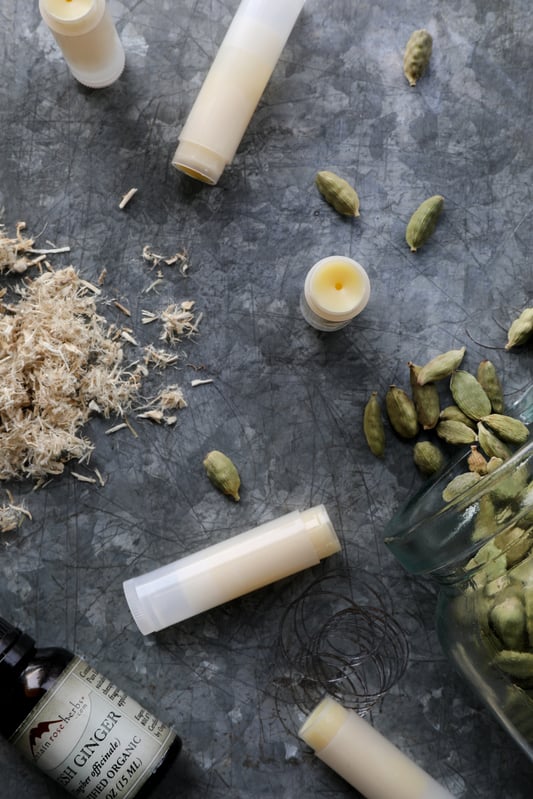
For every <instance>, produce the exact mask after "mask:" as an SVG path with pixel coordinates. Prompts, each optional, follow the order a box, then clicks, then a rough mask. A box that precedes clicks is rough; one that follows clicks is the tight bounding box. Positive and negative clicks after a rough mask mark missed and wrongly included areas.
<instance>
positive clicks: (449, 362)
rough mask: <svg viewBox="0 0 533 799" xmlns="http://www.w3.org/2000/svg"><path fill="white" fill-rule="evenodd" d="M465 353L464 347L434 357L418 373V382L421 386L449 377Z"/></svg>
mask: <svg viewBox="0 0 533 799" xmlns="http://www.w3.org/2000/svg"><path fill="white" fill-rule="evenodd" d="M465 352H466V347H461V349H460V350H448V352H442V353H441V354H440V355H436V356H435V357H434V358H432V359H431V360H430V361H428V362H427V363H426V364H425V365H424V366H423V367H422V368H421V369H420V372H419V373H418V382H419V384H420V385H421V386H423V385H425V384H426V383H433V382H435V381H436V380H442V379H443V378H445V377H449V376H450V375H451V374H452V372H454V371H455V370H456V369H457V368H458V367H459V366H460V364H461V361H462V360H463V358H464V355H465Z"/></svg>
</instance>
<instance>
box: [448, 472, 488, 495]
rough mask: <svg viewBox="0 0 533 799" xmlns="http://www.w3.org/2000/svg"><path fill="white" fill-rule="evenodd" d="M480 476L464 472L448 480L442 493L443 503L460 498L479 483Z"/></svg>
mask: <svg viewBox="0 0 533 799" xmlns="http://www.w3.org/2000/svg"><path fill="white" fill-rule="evenodd" d="M480 480H481V475H479V474H477V473H476V472H464V473H463V474H458V475H457V476H456V477H454V478H453V480H450V482H449V483H448V485H447V486H446V487H445V489H444V491H443V492H442V498H443V500H444V501H445V502H451V501H452V500H453V499H455V498H456V497H458V496H460V495H461V494H462V493H463V492H464V491H467V490H468V489H469V488H472V486H474V485H476V484H477V483H479V481H480Z"/></svg>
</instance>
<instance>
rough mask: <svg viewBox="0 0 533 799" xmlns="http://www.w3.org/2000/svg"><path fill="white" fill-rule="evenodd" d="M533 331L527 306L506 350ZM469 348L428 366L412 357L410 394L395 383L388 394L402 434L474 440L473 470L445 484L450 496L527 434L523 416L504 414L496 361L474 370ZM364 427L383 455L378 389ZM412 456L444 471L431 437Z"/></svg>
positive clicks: (532, 311)
mask: <svg viewBox="0 0 533 799" xmlns="http://www.w3.org/2000/svg"><path fill="white" fill-rule="evenodd" d="M532 335H533V308H526V309H525V310H524V311H523V312H522V313H521V314H520V316H518V317H517V318H516V319H515V320H514V321H513V322H512V324H511V325H510V327H509V329H508V333H507V343H506V345H505V349H507V350H509V349H511V348H513V347H517V346H520V345H522V344H524V343H525V342H526V341H528V340H529V339H530V337H531V336H532ZM465 352H466V348H465V347H461V348H460V349H456V350H455V349H454V350H449V351H448V352H444V353H441V354H440V355H437V356H435V357H434V358H432V359H431V360H430V361H429V362H428V363H426V364H425V365H424V366H418V365H417V364H415V363H413V362H409V363H408V366H409V373H410V387H411V391H410V393H408V392H407V391H405V390H404V389H403V388H400V387H399V386H396V385H391V386H390V387H389V389H388V390H387V392H386V395H385V408H386V412H387V416H388V419H389V422H390V424H391V427H392V428H393V430H394V431H395V432H396V433H397V434H398V435H399V436H400V437H401V438H404V439H414V438H415V437H416V436H418V434H419V433H420V431H421V430H423V431H426V432H428V431H435V433H436V436H437V439H440V440H441V441H442V442H445V443H446V444H456V445H460V446H464V445H465V444H470V445H471V448H472V452H471V456H470V459H469V465H470V474H469V475H465V476H463V477H462V479H461V480H459V479H457V482H456V483H455V484H454V485H451V486H448V487H447V495H446V496H445V497H444V498H445V499H446V501H449V500H450V499H451V498H452V497H453V496H456V495H457V493H460V492H461V491H462V490H463V489H464V488H468V487H469V485H470V484H472V482H473V481H475V480H476V476H477V477H479V476H480V475H481V474H484V473H486V470H488V471H492V470H493V469H494V468H496V466H498V464H499V463H501V462H502V461H505V460H507V458H509V456H510V455H511V454H512V451H513V446H520V445H522V444H524V443H525V442H526V440H527V438H528V436H529V430H528V428H527V427H526V426H525V425H524V424H523V423H522V422H521V421H520V420H518V419H515V418H514V417H512V416H507V415H505V414H504V413H503V410H504V400H503V390H502V385H501V382H500V379H499V377H498V374H497V372H496V368H495V366H494V364H493V363H492V361H490V360H488V359H484V360H483V361H481V363H480V364H479V366H478V369H477V373H476V375H473V374H471V373H470V372H467V371H465V370H461V369H459V367H460V365H461V363H462V361H463V358H464V355H465ZM448 377H449V378H450V383H449V388H450V393H451V396H452V398H453V404H451V405H447V406H446V407H444V408H442V409H441V400H440V394H439V390H438V387H437V383H438V382H439V381H441V380H443V379H445V378H448ZM363 431H364V435H365V438H366V441H367V444H368V446H369V448H370V451H371V452H372V453H373V454H374V455H376V456H377V457H383V455H384V454H385V447H386V435H385V425H384V422H383V416H382V411H381V404H380V401H379V398H378V393H377V391H374V392H372V394H371V396H370V398H369V400H368V402H367V403H366V405H365V409H364V413H363ZM480 450H481V451H480ZM483 453H484V455H485V456H486V457H487V458H488V459H489V460H487V459H486V458H485V456H484V455H483ZM413 458H414V462H415V464H416V466H417V467H418V469H419V470H420V471H421V473H422V474H423V475H426V476H430V475H433V474H435V473H436V472H438V471H440V469H441V468H442V467H443V466H444V462H445V457H444V454H443V452H442V449H441V448H440V447H439V444H438V443H436V442H434V441H430V440H424V441H418V442H417V443H416V444H415V445H414V448H413Z"/></svg>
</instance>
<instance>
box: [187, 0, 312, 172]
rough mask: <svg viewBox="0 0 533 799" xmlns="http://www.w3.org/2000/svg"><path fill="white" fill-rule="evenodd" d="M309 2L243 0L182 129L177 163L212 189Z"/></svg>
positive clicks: (246, 125) (234, 151)
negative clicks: (208, 184)
mask: <svg viewBox="0 0 533 799" xmlns="http://www.w3.org/2000/svg"><path fill="white" fill-rule="evenodd" d="M304 3H305V0H242V2H241V4H240V6H239V8H238V9H237V13H236V14H235V16H234V18H233V21H232V23H231V25H230V27H229V28H228V31H227V33H226V35H225V37H224V39H223V41H222V44H221V45H220V48H219V50H218V52H217V54H216V56H215V60H214V61H213V64H212V66H211V69H210V70H209V72H208V74H207V77H206V79H205V81H204V84H203V86H202V88H201V89H200V93H199V94H198V96H197V98H196V102H195V103H194V105H193V107H192V110H191V112H190V114H189V116H188V118H187V121H186V122H185V126H184V128H183V130H182V131H181V135H180V142H179V145H178V149H177V150H176V153H175V155H174V158H173V159H172V163H173V165H174V166H175V167H176V168H177V169H181V170H182V171H183V172H186V173H187V174H188V175H191V176H192V177H194V178H197V179H198V180H202V181H204V183H210V184H211V185H214V184H215V183H217V181H218V179H219V178H220V176H221V174H222V172H223V171H224V168H225V167H226V166H227V165H228V164H229V163H231V161H232V160H233V157H234V155H235V153H236V151H237V148H238V146H239V144H240V141H241V139H242V137H243V135H244V132H245V130H246V128H247V127H248V124H249V122H250V119H251V118H252V115H253V113H254V111H255V108H256V106H257V104H258V102H259V100H260V98H261V95H262V94H263V91H264V89H265V86H266V85H267V83H268V81H269V79H270V76H271V75H272V72H273V71H274V67H275V66H276V64H277V62H278V59H279V57H280V55H281V52H282V50H283V48H284V47H285V44H286V42H287V39H288V38H289V35H290V33H291V31H292V29H293V27H294V24H295V22H296V20H297V18H298V15H299V13H300V11H301V10H302V8H303V6H304Z"/></svg>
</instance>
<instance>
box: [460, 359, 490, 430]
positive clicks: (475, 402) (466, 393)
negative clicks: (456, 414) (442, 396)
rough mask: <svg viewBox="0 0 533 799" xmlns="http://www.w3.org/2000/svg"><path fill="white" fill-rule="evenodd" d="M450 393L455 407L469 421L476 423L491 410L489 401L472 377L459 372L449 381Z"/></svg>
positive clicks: (467, 373) (468, 373)
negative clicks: (464, 414)
mask: <svg viewBox="0 0 533 799" xmlns="http://www.w3.org/2000/svg"><path fill="white" fill-rule="evenodd" d="M450 391H451V393H452V397H453V398H454V400H455V403H456V405H458V407H459V408H460V409H461V410H462V411H463V413H466V415H467V416H469V417H470V418H471V419H475V420H476V421H478V420H479V419H482V418H483V416H488V415H489V414H490V412H491V410H492V406H491V404H490V399H489V398H488V397H487V395H486V394H485V391H484V389H483V387H482V386H481V384H480V383H478V381H477V379H476V378H475V377H474V375H472V374H470V372H465V371H463V370H459V371H457V372H454V373H453V375H452V378H451V380H450Z"/></svg>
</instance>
